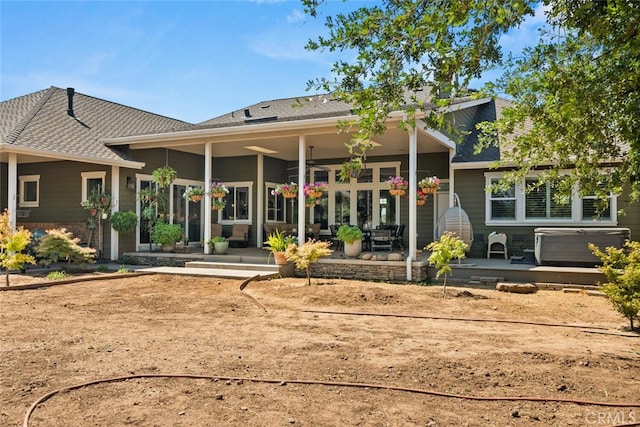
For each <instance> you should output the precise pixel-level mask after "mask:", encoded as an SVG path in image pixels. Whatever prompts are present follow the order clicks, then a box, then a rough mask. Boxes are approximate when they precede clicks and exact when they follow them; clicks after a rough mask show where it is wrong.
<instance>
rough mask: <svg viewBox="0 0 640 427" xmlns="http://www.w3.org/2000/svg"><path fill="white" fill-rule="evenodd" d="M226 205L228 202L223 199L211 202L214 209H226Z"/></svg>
mask: <svg viewBox="0 0 640 427" xmlns="http://www.w3.org/2000/svg"><path fill="white" fill-rule="evenodd" d="M225 206H227V202H224V201H221V200H214V201H213V202H212V203H211V209H212V210H214V211H219V210H220V209H224V207H225Z"/></svg>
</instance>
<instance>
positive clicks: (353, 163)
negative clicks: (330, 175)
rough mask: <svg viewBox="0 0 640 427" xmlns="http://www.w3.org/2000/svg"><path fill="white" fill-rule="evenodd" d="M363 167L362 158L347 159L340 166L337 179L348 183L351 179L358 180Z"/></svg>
mask: <svg viewBox="0 0 640 427" xmlns="http://www.w3.org/2000/svg"><path fill="white" fill-rule="evenodd" d="M364 166H365V161H364V157H360V156H353V157H350V158H349V159H347V160H346V161H345V162H344V163H343V164H342V165H341V166H340V172H339V173H338V178H339V179H340V181H342V182H346V181H349V180H350V179H351V178H359V177H360V175H361V174H362V171H363V169H364Z"/></svg>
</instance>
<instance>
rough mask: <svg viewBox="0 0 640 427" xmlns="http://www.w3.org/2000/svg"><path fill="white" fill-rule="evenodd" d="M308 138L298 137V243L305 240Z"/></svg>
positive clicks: (300, 243)
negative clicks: (305, 186) (305, 181)
mask: <svg viewBox="0 0 640 427" xmlns="http://www.w3.org/2000/svg"><path fill="white" fill-rule="evenodd" d="M306 154H307V138H306V136H305V135H300V136H299V137H298V245H302V244H303V243H304V242H305V231H306V230H305V222H306V219H305V209H306V206H305V205H304V178H305V171H306V166H307V158H306Z"/></svg>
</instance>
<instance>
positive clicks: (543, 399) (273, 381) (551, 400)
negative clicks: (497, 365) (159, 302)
mask: <svg viewBox="0 0 640 427" xmlns="http://www.w3.org/2000/svg"><path fill="white" fill-rule="evenodd" d="M140 378H186V379H202V380H220V381H251V382H258V383H270V384H287V383H289V384H305V385H323V386H332V387H357V388H375V389H380V390H393V391H402V392H408V393H418V394H426V395H431V396H437V397H449V398H455V399H465V400H475V401H526V402H544V403H573V404H576V405H592V406H606V407H621V408H640V402H599V401H590V400H581V399H568V398H554V397H527V396H513V397H509V396H471V395H464V394H454V393H446V392H442V391H435V390H426V389H419V388H406V387H399V386H393V385H385V384H367V383H348V382H334V381H317V380H288V379H274V378H250V377H226V376H219V375H195V374H134V375H125V376H121V377H112V378H103V379H98V380H93V381H87V382H84V383H80V384H75V385H70V386H67V387H62V388H59V389H57V390H53V391H51V392H49V393H47V394H45V395H44V396H42V397H40V398H39V399H38V400H36V401H35V402H34V403H33V404H32V405H31V407H30V408H29V409H28V410H27V413H26V414H25V417H24V422H23V423H22V426H23V427H29V419H30V418H31V414H32V413H33V411H34V410H35V408H36V407H37V406H38V405H39V404H41V403H42V402H44V401H46V400H47V399H50V398H51V397H53V396H54V395H56V394H58V393H62V392H68V391H71V390H77V389H79V388H83V387H88V386H91V385H96V384H101V383H112V382H119V381H126V380H133V379H140Z"/></svg>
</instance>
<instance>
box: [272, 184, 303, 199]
mask: <svg viewBox="0 0 640 427" xmlns="http://www.w3.org/2000/svg"><path fill="white" fill-rule="evenodd" d="M271 194H273V195H274V196H282V197H284V198H285V199H293V198H294V197H298V184H296V183H295V182H290V183H285V184H278V185H277V186H276V188H275V189H274V190H272V191H271Z"/></svg>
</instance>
